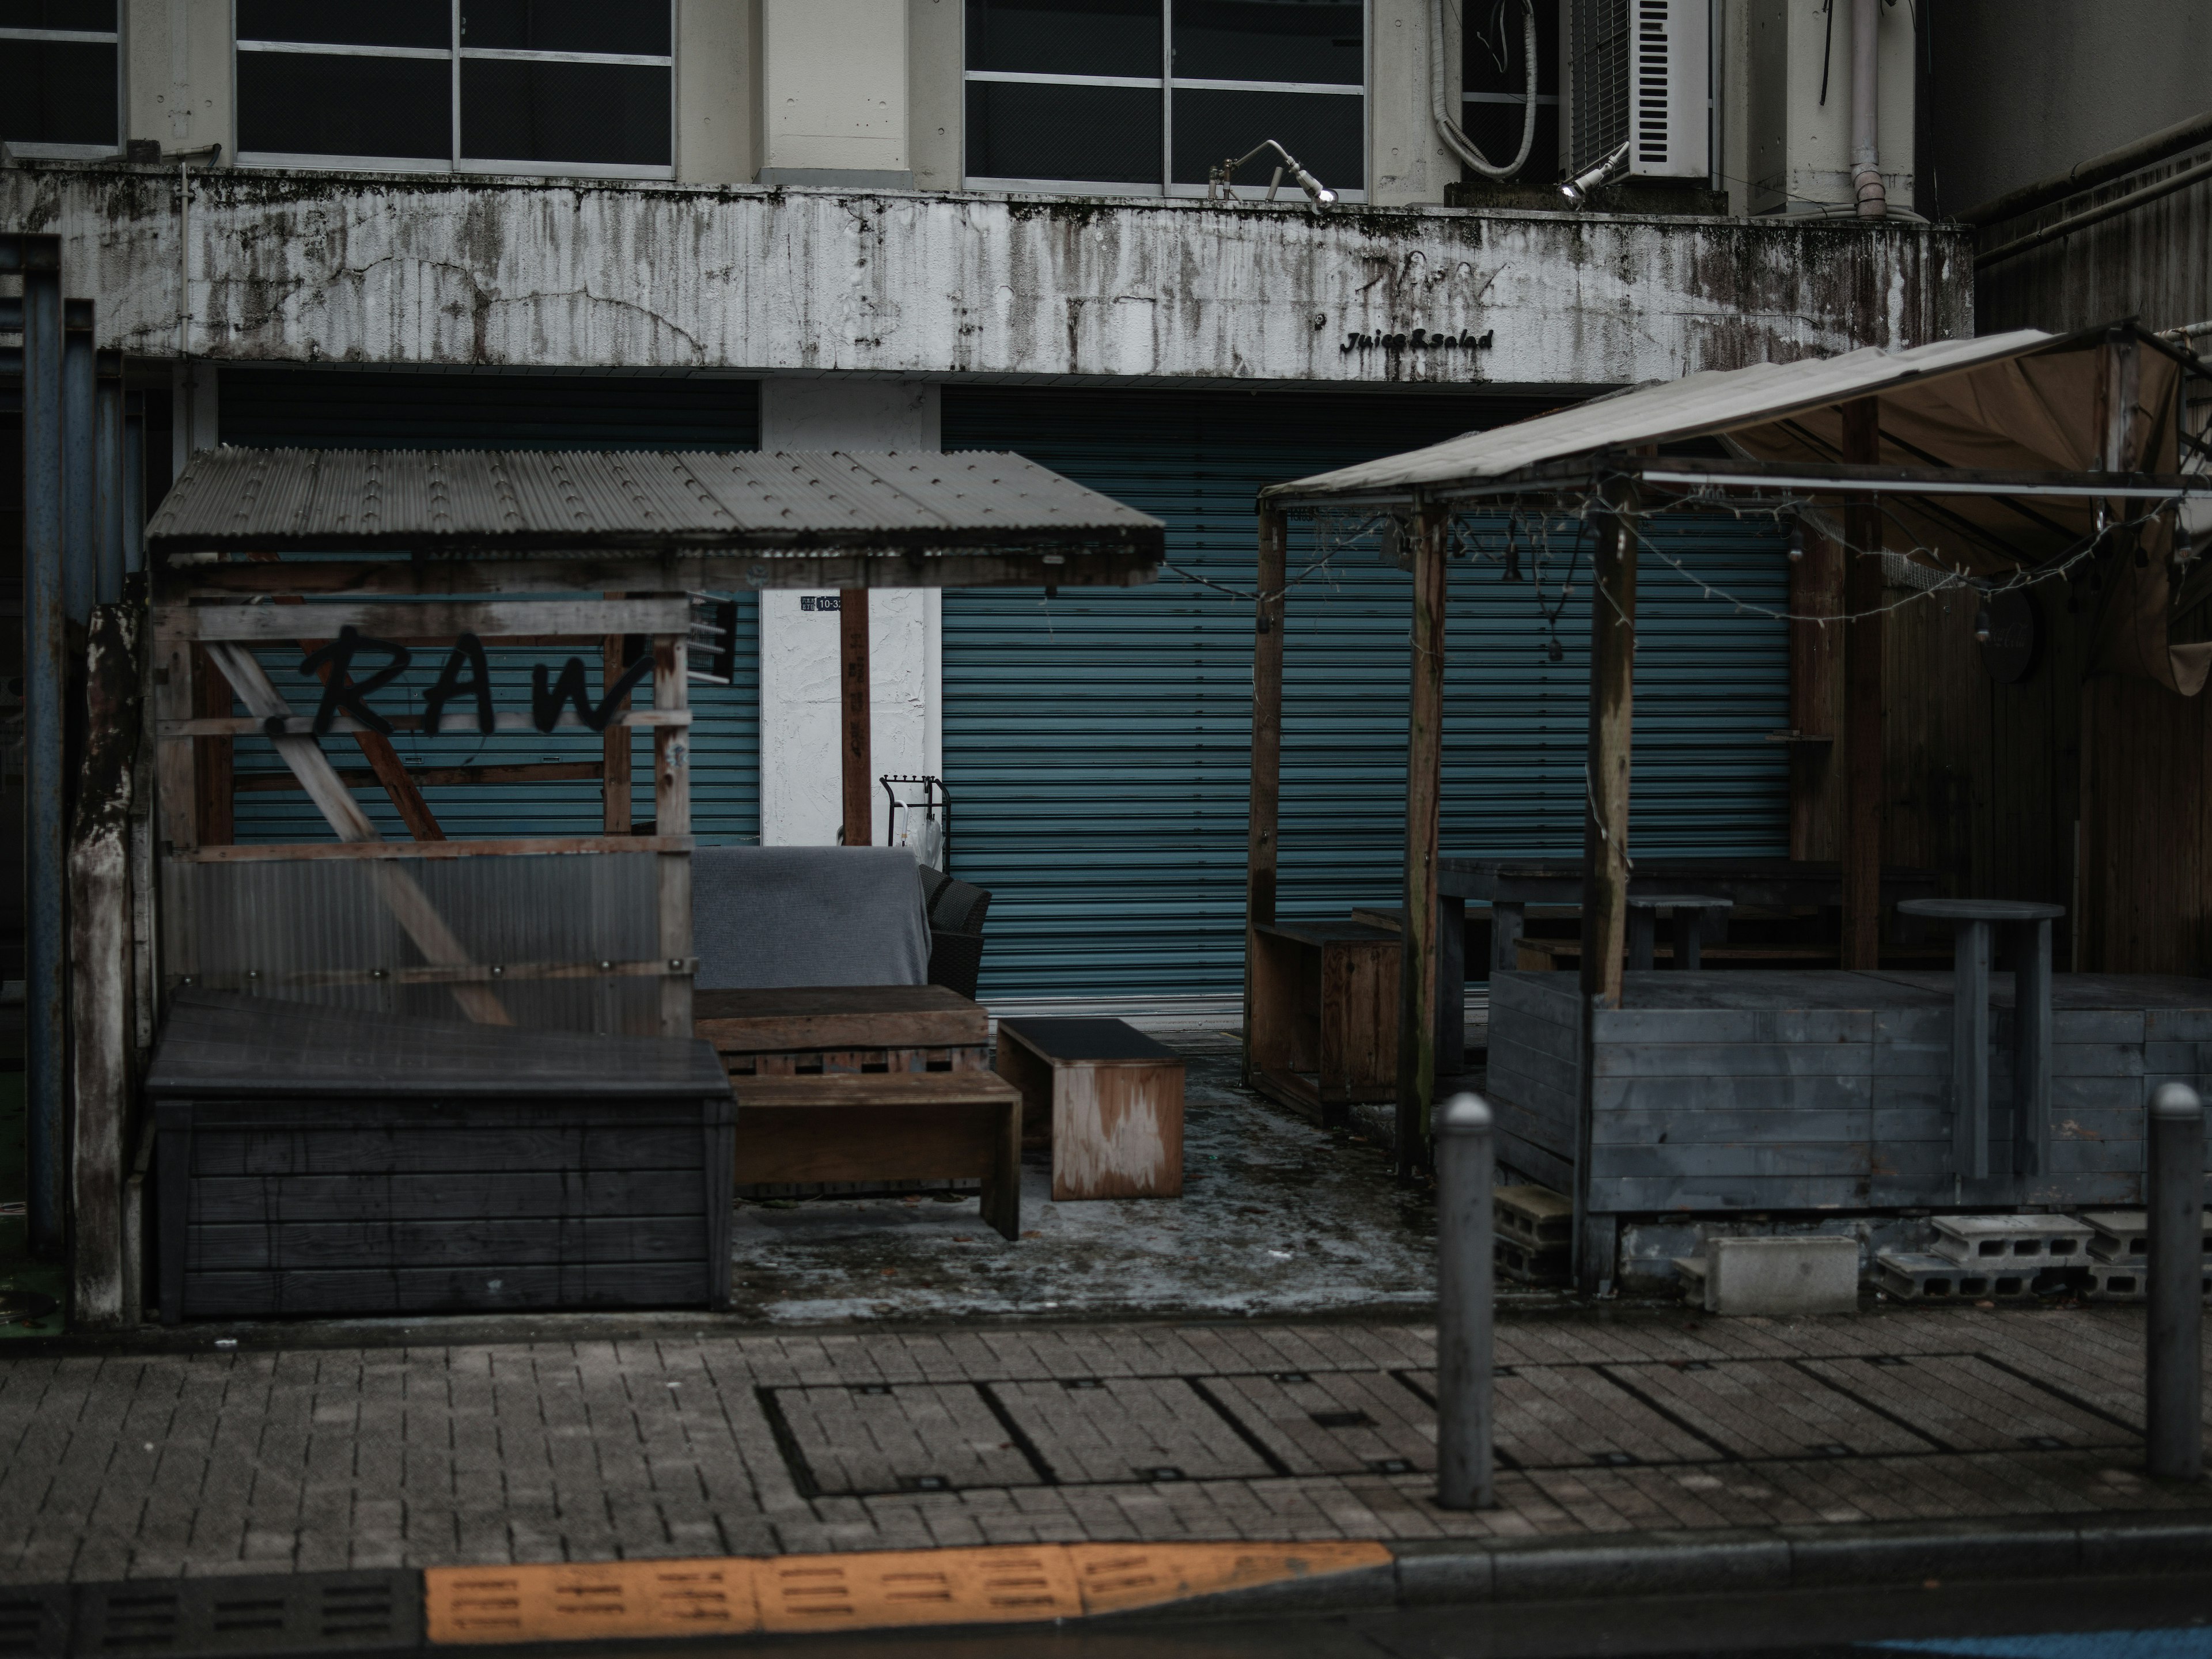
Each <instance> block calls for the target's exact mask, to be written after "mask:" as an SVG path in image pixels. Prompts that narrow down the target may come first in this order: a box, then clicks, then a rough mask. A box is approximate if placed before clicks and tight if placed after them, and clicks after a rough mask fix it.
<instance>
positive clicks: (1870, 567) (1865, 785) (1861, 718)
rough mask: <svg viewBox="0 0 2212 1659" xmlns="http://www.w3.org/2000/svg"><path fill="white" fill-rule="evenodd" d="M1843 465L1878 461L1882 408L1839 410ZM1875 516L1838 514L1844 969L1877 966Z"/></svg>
mask: <svg viewBox="0 0 2212 1659" xmlns="http://www.w3.org/2000/svg"><path fill="white" fill-rule="evenodd" d="M1843 412H1844V459H1845V460H1847V461H1863V462H1875V461H1879V460H1881V400H1880V399H1879V398H1853V399H1852V400H1851V401H1850V403H1847V404H1844V405H1843ZM1881 532H1882V520H1881V509H1880V508H1879V507H1876V506H1875V498H1874V497H1873V496H1871V495H1854V496H1852V497H1851V498H1850V501H1849V503H1848V504H1847V505H1846V506H1845V507H1844V543H1845V544H1846V545H1845V547H1844V611H1845V612H1846V614H1848V615H1849V616H1850V618H1851V620H1850V621H1849V622H1847V623H1844V730H1843V738H1844V742H1843V750H1844V752H1843V763H1844V821H1843V900H1844V914H1843V952H1842V965H1843V966H1844V967H1846V968H1861V969H1867V968H1879V967H1881V808H1882V771H1881V677H1882V647H1883V641H1882V619H1881Z"/></svg>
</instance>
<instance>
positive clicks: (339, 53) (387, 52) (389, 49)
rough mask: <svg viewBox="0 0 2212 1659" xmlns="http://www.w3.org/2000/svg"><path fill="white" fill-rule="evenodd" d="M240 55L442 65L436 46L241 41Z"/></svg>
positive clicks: (439, 52) (302, 41)
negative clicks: (280, 54)
mask: <svg viewBox="0 0 2212 1659" xmlns="http://www.w3.org/2000/svg"><path fill="white" fill-rule="evenodd" d="M238 49H239V50H240V52H289V53H292V54H294V55H296V56H302V57H307V58H430V59H435V60H439V61H442V60H443V59H444V58H446V57H447V53H446V52H443V51H441V50H440V49H439V48H438V47H436V46H337V45H333V44H332V43H331V42H330V41H328V40H240V42H239V43H238Z"/></svg>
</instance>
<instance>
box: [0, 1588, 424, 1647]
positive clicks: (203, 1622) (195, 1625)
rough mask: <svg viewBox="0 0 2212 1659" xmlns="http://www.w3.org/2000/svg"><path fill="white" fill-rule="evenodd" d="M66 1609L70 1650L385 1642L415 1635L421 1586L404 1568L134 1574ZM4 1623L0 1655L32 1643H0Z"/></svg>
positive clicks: (80, 1593) (407, 1642)
mask: <svg viewBox="0 0 2212 1659" xmlns="http://www.w3.org/2000/svg"><path fill="white" fill-rule="evenodd" d="M71 1615H72V1616H71V1618H70V1623H71V1625H72V1626H74V1632H73V1639H72V1640H71V1641H70V1644H69V1650H70V1652H72V1653H76V1654H85V1655H90V1654H117V1655H127V1654H136V1653H144V1654H228V1653H293V1652H302V1653H304V1652H331V1651H336V1652H345V1651H347V1650H362V1649H369V1650H379V1651H384V1650H392V1649H394V1648H412V1647H415V1646H417V1645H419V1644H420V1643H421V1641H422V1585H421V1581H420V1579H419V1578H418V1577H416V1575H415V1574H414V1573H412V1572H404V1571H398V1572H313V1573H298V1574H289V1573H288V1574H281V1575H279V1574H270V1575H268V1576H266V1577H252V1578H170V1579H160V1580H147V1579H140V1580H137V1581H135V1582H131V1583H119V1584H81V1585H79V1586H77V1588H76V1595H75V1596H74V1606H73V1607H72V1608H71ZM7 1628H8V1627H7V1626H6V1625H5V1624H4V1623H3V1622H0V1654H7V1653H13V1652H16V1651H22V1652H33V1651H39V1650H35V1649H31V1648H23V1649H21V1650H18V1649H15V1648H10V1647H8V1646H7V1645H5V1632H6V1631H7ZM60 1650H61V1648H60V1646H59V1644H53V1645H50V1646H49V1647H47V1648H46V1649H45V1650H44V1651H46V1652H59V1651H60Z"/></svg>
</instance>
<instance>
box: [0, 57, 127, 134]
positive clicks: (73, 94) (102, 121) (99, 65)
mask: <svg viewBox="0 0 2212 1659" xmlns="http://www.w3.org/2000/svg"><path fill="white" fill-rule="evenodd" d="M0 138H7V139H13V140H15V142H16V143H25V144H112V143H115V142H116V137H115V48H114V47H113V46H79V45H76V44H75V43H64V42H62V41H58V40H0Z"/></svg>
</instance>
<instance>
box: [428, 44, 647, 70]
mask: <svg viewBox="0 0 2212 1659" xmlns="http://www.w3.org/2000/svg"><path fill="white" fill-rule="evenodd" d="M461 56H462V57H464V58H492V59H494V60H495V61H497V62H500V63H505V64H632V65H635V67H637V68H639V69H668V68H670V67H671V66H672V65H673V64H675V62H676V59H675V58H672V57H670V58H651V57H647V56H644V55H642V54H641V53H638V52H538V51H537V50H535V49H529V50H526V49H524V48H523V47H520V46H463V47H462V48H461Z"/></svg>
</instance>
